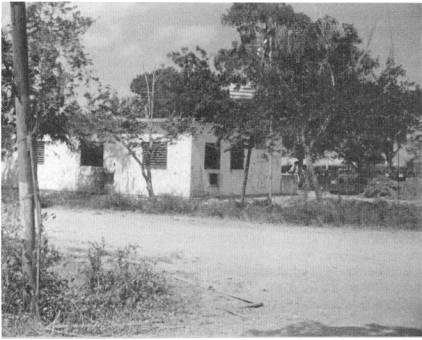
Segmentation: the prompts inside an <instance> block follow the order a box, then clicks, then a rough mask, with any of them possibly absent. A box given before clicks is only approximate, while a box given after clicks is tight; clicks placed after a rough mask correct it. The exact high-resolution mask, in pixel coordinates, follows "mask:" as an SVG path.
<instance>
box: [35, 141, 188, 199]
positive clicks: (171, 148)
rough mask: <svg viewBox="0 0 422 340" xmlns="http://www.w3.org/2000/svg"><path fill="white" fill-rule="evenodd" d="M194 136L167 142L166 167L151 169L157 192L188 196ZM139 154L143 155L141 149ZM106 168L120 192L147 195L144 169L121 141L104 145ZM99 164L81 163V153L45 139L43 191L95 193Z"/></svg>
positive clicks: (41, 170)
mask: <svg viewBox="0 0 422 340" xmlns="http://www.w3.org/2000/svg"><path fill="white" fill-rule="evenodd" d="M191 145H192V137H191V136H182V137H180V138H179V139H178V140H177V141H176V142H175V143H174V144H169V145H168V151H167V169H152V184H153V188H154V191H155V193H156V194H172V195H178V196H184V197H189V195H190V174H191V166H190V160H191ZM138 155H139V157H140V158H142V151H141V150H139V152H138ZM104 168H105V169H107V170H108V171H111V172H114V183H113V185H112V188H113V191H114V192H117V193H121V194H131V195H147V190H146V184H145V180H144V178H143V177H142V172H141V168H140V166H139V165H138V163H136V161H135V160H134V159H133V158H132V157H131V156H130V155H129V153H128V152H127V150H126V149H125V148H124V147H123V146H121V145H119V144H105V145H104ZM98 171H101V168H100V167H92V166H80V152H79V151H71V150H70V149H69V148H68V147H67V146H66V145H65V144H63V143H59V142H46V144H45V161H44V164H39V165H38V179H39V185H40V189H42V190H58V191H60V190H66V191H90V192H96V191H99V189H101V188H97V187H96V185H95V182H94V183H92V181H91V179H92V178H93V177H94V175H95V173H96V172H98Z"/></svg>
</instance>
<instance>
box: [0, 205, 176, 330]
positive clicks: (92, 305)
mask: <svg viewBox="0 0 422 340" xmlns="http://www.w3.org/2000/svg"><path fill="white" fill-rule="evenodd" d="M15 208H16V207H15V206H10V205H5V204H3V205H2V217H3V218H2V313H3V320H4V321H5V324H6V327H9V328H8V330H7V331H6V332H5V333H4V334H13V335H19V334H29V335H31V334H32V335H36V334H38V333H37V332H38V331H39V329H38V328H39V327H38V326H37V324H36V323H34V322H32V321H30V320H29V319H28V320H27V321H28V322H26V323H27V324H31V326H30V328H31V329H32V331H34V332H35V333H33V332H32V331H29V333H28V332H27V330H25V332H24V333H23V332H20V331H19V329H13V327H21V325H22V323H21V322H20V321H19V320H24V319H25V320H26V319H27V316H28V313H27V312H28V308H27V307H28V306H27V305H26V304H25V302H26V300H27V299H26V296H28V295H27V294H28V291H27V287H26V286H25V282H24V280H23V273H22V260H21V258H22V246H23V242H22V236H21V227H20V225H19V223H18V219H17V213H16V209H15ZM41 254H42V263H41V272H40V295H39V300H38V303H39V314H40V318H41V321H42V322H44V323H51V322H52V321H54V322H58V323H67V324H71V325H78V324H86V323H88V324H89V323H91V322H92V321H94V320H101V321H102V322H106V321H107V320H109V318H110V317H112V316H113V315H118V314H119V313H120V314H125V313H126V314H128V315H133V314H137V315H141V314H142V312H145V311H148V312H149V311H151V310H152V309H153V308H156V307H157V306H158V305H160V303H163V301H165V300H166V299H167V296H168V295H167V285H166V282H165V280H164V278H163V277H162V276H161V275H159V274H157V273H155V272H154V270H153V268H152V266H151V265H150V264H148V263H147V262H145V261H142V260H140V259H139V258H138V257H137V254H136V248H135V247H127V248H124V249H119V250H117V251H116V252H113V253H110V252H107V251H106V250H105V245H104V242H103V243H101V244H97V243H92V244H91V246H90V248H89V250H88V261H87V264H86V265H84V267H83V268H82V269H81V274H82V275H81V276H80V279H81V280H80V282H76V281H75V280H72V279H71V280H67V279H65V278H63V277H62V276H61V275H59V274H58V272H57V271H56V269H57V268H56V267H57V266H58V263H59V262H60V261H61V256H60V254H59V252H58V251H57V250H55V249H54V248H53V247H51V246H50V245H49V244H48V241H47V239H46V238H44V239H43V242H42V247H41ZM5 324H4V325H5ZM7 325H8V326H7ZM13 325H14V326H13ZM22 331H23V330H22ZM97 331H100V330H97Z"/></svg>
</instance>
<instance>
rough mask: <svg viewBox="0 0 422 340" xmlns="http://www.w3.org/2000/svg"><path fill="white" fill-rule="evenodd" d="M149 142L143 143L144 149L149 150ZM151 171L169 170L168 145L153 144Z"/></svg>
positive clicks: (162, 143) (163, 143) (161, 143)
mask: <svg viewBox="0 0 422 340" xmlns="http://www.w3.org/2000/svg"><path fill="white" fill-rule="evenodd" d="M147 145H148V142H143V143H142V148H143V149H144V150H145V149H147ZM151 169H167V143H166V142H153V143H152V154H151Z"/></svg>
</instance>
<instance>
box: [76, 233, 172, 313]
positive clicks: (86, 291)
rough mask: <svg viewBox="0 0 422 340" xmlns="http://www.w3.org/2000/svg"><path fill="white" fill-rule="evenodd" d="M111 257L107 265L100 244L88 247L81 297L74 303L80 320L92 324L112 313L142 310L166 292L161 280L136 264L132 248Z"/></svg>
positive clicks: (136, 259)
mask: <svg viewBox="0 0 422 340" xmlns="http://www.w3.org/2000/svg"><path fill="white" fill-rule="evenodd" d="M111 255H112V256H111V257H110V259H109V261H108V262H107V261H106V257H107V256H109V254H108V253H107V252H106V250H105V244H104V241H103V242H102V243H91V246H90V248H89V251H88V260H89V263H88V265H87V266H86V268H85V269H84V270H83V274H84V276H85V280H84V284H83V286H82V292H83V295H82V296H80V297H79V298H78V300H77V302H76V303H77V304H78V305H79V311H80V313H81V314H82V316H83V318H84V319H88V320H91V321H92V320H96V319H98V318H102V317H106V316H107V315H109V314H112V313H113V312H114V311H116V310H120V311H122V310H126V309H128V310H130V311H131V312H135V311H140V310H144V309H145V308H148V306H149V305H151V303H153V302H154V301H155V300H157V299H159V298H160V297H161V296H163V295H164V294H165V293H166V291H167V288H166V283H165V280H164V278H163V277H162V276H160V275H158V274H157V273H155V272H154V271H153V269H152V267H151V266H150V265H149V264H148V263H146V262H145V261H140V260H139V258H138V257H137V254H136V248H135V247H133V246H128V247H126V248H124V249H119V250H117V251H116V252H115V253H114V254H111ZM131 259H133V260H131ZM78 317H80V315H79V316H78Z"/></svg>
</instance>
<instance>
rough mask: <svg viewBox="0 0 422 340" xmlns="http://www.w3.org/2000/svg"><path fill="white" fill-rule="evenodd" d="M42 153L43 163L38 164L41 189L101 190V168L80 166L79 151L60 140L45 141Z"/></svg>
mask: <svg viewBox="0 0 422 340" xmlns="http://www.w3.org/2000/svg"><path fill="white" fill-rule="evenodd" d="M44 155H45V156H44V164H38V182H39V186H40V189H41V190H64V191H87V192H100V191H102V189H103V187H102V184H98V182H100V181H101V175H102V168H99V167H92V166H80V159H81V157H80V152H78V151H72V150H71V149H70V148H69V147H68V146H67V145H66V144H64V143H61V142H45V154H44Z"/></svg>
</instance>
